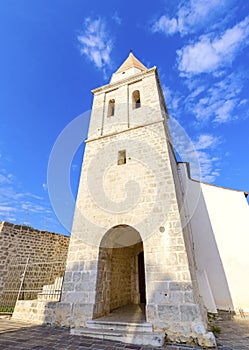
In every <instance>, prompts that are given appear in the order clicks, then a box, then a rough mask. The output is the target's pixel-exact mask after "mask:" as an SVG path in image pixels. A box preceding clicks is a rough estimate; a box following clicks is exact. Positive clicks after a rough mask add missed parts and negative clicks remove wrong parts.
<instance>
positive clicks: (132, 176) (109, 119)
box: [57, 53, 215, 346]
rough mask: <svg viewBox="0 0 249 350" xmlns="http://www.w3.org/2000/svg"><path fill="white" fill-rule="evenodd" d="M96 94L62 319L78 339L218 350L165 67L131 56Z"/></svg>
mask: <svg viewBox="0 0 249 350" xmlns="http://www.w3.org/2000/svg"><path fill="white" fill-rule="evenodd" d="M92 92H93V95H94V100H93V108H92V114H91V121H90V127H89V133H88V139H87V140H86V148H85V155H84V162H83V167H82V173H81V179H80V185H79V190H78V197H77V202H76V209H75V215H74V222H73V230H72V236H71V241H70V247H69V254H68V260H67V267H66V273H65V278H64V283H63V291H62V300H61V304H60V307H59V308H58V312H57V318H58V321H59V322H60V323H61V324H63V325H68V326H70V327H71V328H72V332H73V333H74V334H86V335H89V336H96V337H100V338H101V337H102V338H109V339H118V340H123V341H126V342H132V343H137V344H140V343H141V344H152V345H161V344H162V343H163V341H164V338H165V337H166V338H167V339H168V340H171V341H176V342H187V343H188V342H189V343H191V342H195V343H196V344H199V345H202V346H214V344H215V340H214V338H213V335H212V333H207V332H206V320H205V313H204V312H203V309H202V307H201V303H200V300H199V292H198V288H197V284H196V272H195V265H194V259H193V253H192V250H191V249H192V248H191V245H190V239H189V229H188V226H187V225H185V224H184V225H183V223H182V220H181V216H182V215H184V207H183V200H182V190H181V187H180V182H179V179H178V173H177V162H176V158H175V156H174V151H173V147H172V144H171V139H170V134H169V130H168V125H167V118H168V114H167V108H166V105H165V102H164V98H163V93H162V89H161V85H160V82H159V78H158V73H157V69H156V67H153V68H150V69H147V68H146V67H145V66H144V65H143V64H142V63H141V62H139V60H138V59H137V58H136V57H135V56H134V55H133V54H132V53H130V54H129V56H128V58H127V59H126V60H125V62H124V63H123V64H122V65H121V66H120V68H119V69H118V70H117V71H116V72H115V73H114V74H113V75H112V78H111V81H110V83H109V84H108V85H105V86H102V87H99V88H97V89H95V90H93V91H92ZM119 311H120V312H119ZM122 327H123V328H122ZM115 332H116V333H115Z"/></svg>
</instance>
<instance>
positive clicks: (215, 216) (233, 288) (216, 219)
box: [179, 164, 249, 311]
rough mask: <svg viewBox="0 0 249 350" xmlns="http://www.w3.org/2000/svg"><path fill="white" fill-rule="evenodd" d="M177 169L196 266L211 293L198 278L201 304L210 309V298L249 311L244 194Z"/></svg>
mask: <svg viewBox="0 0 249 350" xmlns="http://www.w3.org/2000/svg"><path fill="white" fill-rule="evenodd" d="M179 170H180V174H181V178H182V184H183V187H184V192H185V198H186V206H187V210H188V214H189V219H190V224H191V231H192V239H193V247H194V252H195V258H196V265H197V269H198V270H199V271H200V274H202V273H203V272H204V273H205V274H206V277H207V279H206V282H207V283H208V284H209V286H210V290H211V292H212V296H211V295H210V294H209V293H208V292H207V289H206V288H205V285H204V284H203V283H204V282H203V281H204V279H202V278H200V279H199V283H200V290H201V291H203V292H202V294H203V295H202V297H203V299H204V303H205V305H206V307H207V308H208V310H209V311H212V310H211V309H212V303H211V304H210V301H211V300H212V297H213V300H214V301H215V304H216V307H217V309H221V310H235V311H236V310H238V309H239V308H242V309H243V310H244V311H249V293H248V290H249V278H248V272H249V254H248V250H249V207H248V204H247V201H246V198H245V195H244V193H243V192H240V191H235V190H230V189H225V188H222V187H216V186H212V185H208V184H204V183H199V182H197V181H193V180H191V179H189V177H188V175H187V169H186V165H185V164H180V165H179ZM200 274H199V275H200ZM202 284H203V285H202ZM204 291H206V295H205V292H204ZM210 298H211V299H210Z"/></svg>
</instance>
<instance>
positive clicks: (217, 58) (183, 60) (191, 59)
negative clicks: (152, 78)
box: [177, 17, 249, 75]
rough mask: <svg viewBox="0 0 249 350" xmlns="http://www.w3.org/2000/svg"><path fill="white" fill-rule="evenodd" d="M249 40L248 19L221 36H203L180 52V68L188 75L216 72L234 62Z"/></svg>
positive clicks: (178, 53)
mask: <svg viewBox="0 0 249 350" xmlns="http://www.w3.org/2000/svg"><path fill="white" fill-rule="evenodd" d="M248 38H249V17H246V18H245V19H244V20H243V21H241V22H240V23H238V24H236V25H235V26H234V27H233V28H230V29H227V30H226V31H225V32H224V33H223V34H222V35H221V36H216V37H212V35H211V34H209V35H203V36H202V37H201V38H200V40H199V41H198V42H195V43H193V44H190V45H186V46H185V47H183V48H182V49H181V50H178V51H177V55H178V68H179V70H180V71H181V72H182V73H183V74H188V75H193V74H200V73H206V72H213V71H216V70H217V69H218V68H220V67H223V66H226V65H227V64H229V63H231V62H232V61H233V60H234V58H235V57H236V55H237V54H238V53H239V51H240V50H241V49H243V48H244V47H245V46H246V45H248Z"/></svg>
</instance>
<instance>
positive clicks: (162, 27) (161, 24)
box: [152, 15, 178, 35]
mask: <svg viewBox="0 0 249 350" xmlns="http://www.w3.org/2000/svg"><path fill="white" fill-rule="evenodd" d="M152 30H153V32H163V33H165V34H166V35H171V34H174V33H176V32H177V31H178V21H177V19H175V18H172V19H170V18H169V17H168V16H166V15H163V16H161V17H160V18H159V20H158V21H157V22H155V24H154V25H153V28H152Z"/></svg>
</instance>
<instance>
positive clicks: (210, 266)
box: [188, 180, 234, 312]
mask: <svg viewBox="0 0 249 350" xmlns="http://www.w3.org/2000/svg"><path fill="white" fill-rule="evenodd" d="M190 181H191V182H190V184H189V186H191V195H192V198H188V206H190V207H191V203H196V200H195V199H194V196H195V194H197V193H198V194H199V200H198V205H197V207H196V209H195V211H194V212H193V211H192V208H190V212H193V216H192V218H191V220H190V225H191V234H192V237H191V240H192V246H193V251H194V257H195V261H196V265H197V279H198V285H199V290H200V294H201V296H202V298H203V301H204V305H205V307H206V308H207V310H208V311H209V312H217V309H218V310H227V311H230V310H232V311H233V310H234V306H233V301H232V297H231V293H230V290H229V285H228V282H227V278H226V274H225V270H224V266H223V262H222V260H221V257H220V253H219V249H218V246H217V243H216V239H215V234H214V231H213V228H212V224H211V221H210V218H209V213H208V210H207V206H206V203H205V199H204V195H203V192H202V189H201V185H200V183H199V182H197V181H194V180H190ZM215 309H216V310H215Z"/></svg>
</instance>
